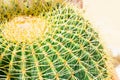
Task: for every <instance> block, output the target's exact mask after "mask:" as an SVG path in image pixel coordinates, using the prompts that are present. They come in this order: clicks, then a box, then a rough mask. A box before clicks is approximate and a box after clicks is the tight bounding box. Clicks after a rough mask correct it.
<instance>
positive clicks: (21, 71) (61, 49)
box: [0, 0, 112, 80]
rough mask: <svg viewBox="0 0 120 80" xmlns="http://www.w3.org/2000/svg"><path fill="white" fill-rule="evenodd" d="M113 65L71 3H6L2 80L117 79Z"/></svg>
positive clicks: (1, 7) (0, 8)
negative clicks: (114, 77) (110, 64)
mask: <svg viewBox="0 0 120 80" xmlns="http://www.w3.org/2000/svg"><path fill="white" fill-rule="evenodd" d="M109 60H110V57H109V56H108V55H107V53H106V51H105V48H104V46H103V44H102V43H101V41H100V39H99V35H98V33H97V32H96V31H95V30H94V29H93V27H92V25H91V24H90V23H89V21H88V20H86V19H85V18H84V16H83V14H82V13H81V12H80V11H79V10H78V9H77V7H75V6H73V5H72V4H70V3H69V2H68V1H63V0H61V1H60V0H28V1H27V0H26V1H23V2H20V1H19V0H8V1H7V2H5V0H2V1H1V4H0V80H111V79H112V76H111V70H110V69H111V66H108V63H109Z"/></svg>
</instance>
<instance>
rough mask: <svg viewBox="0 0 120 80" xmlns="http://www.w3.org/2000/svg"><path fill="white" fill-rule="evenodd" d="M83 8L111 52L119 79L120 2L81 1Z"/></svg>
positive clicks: (113, 0) (109, 0) (114, 0)
mask: <svg viewBox="0 0 120 80" xmlns="http://www.w3.org/2000/svg"><path fill="white" fill-rule="evenodd" d="M83 8H84V9H85V15H86V16H87V18H88V19H89V20H90V21H91V23H92V24H93V25H94V26H95V27H97V30H98V31H99V32H100V35H101V38H102V40H103V42H104V43H105V45H106V47H107V48H108V50H109V51H111V53H112V55H113V57H114V59H115V63H116V64H115V66H116V72H117V74H118V77H119V78H120V0H83Z"/></svg>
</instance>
